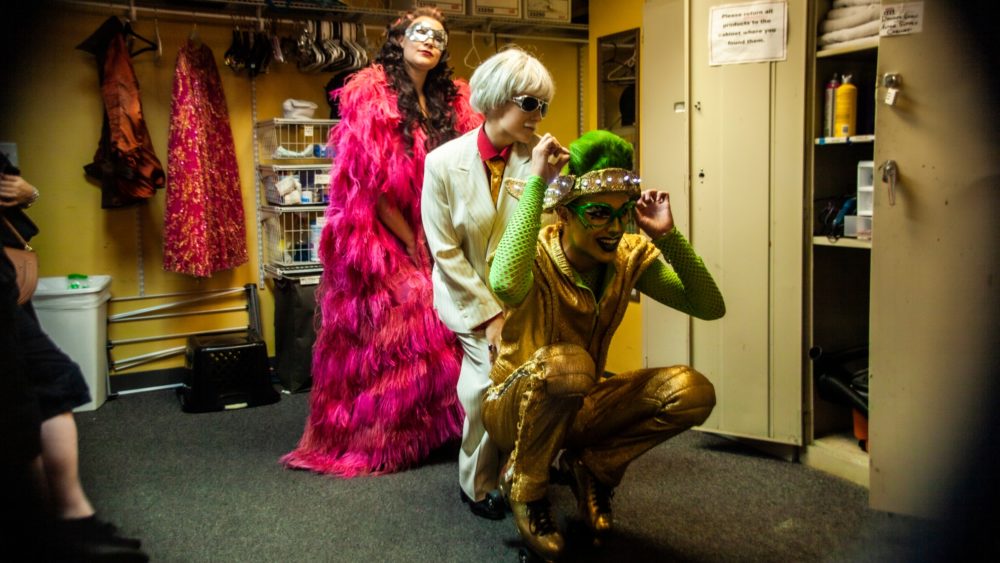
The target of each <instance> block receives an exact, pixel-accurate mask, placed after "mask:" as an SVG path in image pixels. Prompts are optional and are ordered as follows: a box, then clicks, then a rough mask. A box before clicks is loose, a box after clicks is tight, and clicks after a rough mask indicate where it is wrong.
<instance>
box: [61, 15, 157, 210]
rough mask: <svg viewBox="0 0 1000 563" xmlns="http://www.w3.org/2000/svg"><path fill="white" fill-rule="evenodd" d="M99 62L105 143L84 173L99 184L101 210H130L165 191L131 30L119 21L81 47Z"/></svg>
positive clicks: (111, 20)
mask: <svg viewBox="0 0 1000 563" xmlns="http://www.w3.org/2000/svg"><path fill="white" fill-rule="evenodd" d="M77 49H80V50H82V51H86V52H88V53H91V54H92V55H94V56H95V57H97V74H98V78H99V81H100V85H101V97H102V98H103V100H104V122H103V125H102V127H101V140H100V142H99V143H98V146H97V152H96V153H95V154H94V160H93V162H91V163H90V164H87V165H86V166H84V167H83V169H84V171H85V172H86V174H87V176H89V177H91V178H93V179H95V180H97V181H99V182H100V183H101V207H102V208H104V209H110V208H116V207H126V206H129V205H133V204H135V203H139V202H142V201H145V200H147V199H149V198H151V197H153V195H154V194H155V193H156V190H157V189H160V188H163V186H164V174H163V165H162V164H160V160H159V159H158V158H157V157H156V153H155V152H154V151H153V143H152V141H151V140H150V138H149V131H148V130H147V128H146V121H145V119H144V118H143V115H142V103H141V100H140V94H139V81H138V80H137V79H136V77H135V69H134V68H133V67H132V59H131V57H130V55H129V50H128V44H127V29H126V26H125V25H124V24H122V22H121V20H119V19H118V18H117V17H114V16H112V17H110V18H108V19H107V20H106V21H105V22H104V23H103V24H102V25H101V27H100V28H98V29H97V31H95V32H94V33H93V34H92V35H91V36H90V37H88V38H87V39H86V40H84V41H83V42H82V43H80V44H79V45H78V46H77Z"/></svg>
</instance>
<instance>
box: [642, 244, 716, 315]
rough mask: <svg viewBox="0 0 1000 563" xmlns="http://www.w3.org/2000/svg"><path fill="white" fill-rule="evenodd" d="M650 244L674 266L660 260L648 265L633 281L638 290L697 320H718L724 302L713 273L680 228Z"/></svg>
mask: <svg viewBox="0 0 1000 563" xmlns="http://www.w3.org/2000/svg"><path fill="white" fill-rule="evenodd" d="M653 244H654V245H656V248H658V249H660V252H662V253H663V256H664V257H665V258H666V259H667V261H668V262H670V265H671V266H673V268H671V267H670V266H668V265H667V264H665V263H664V262H663V261H662V260H657V261H655V262H653V263H652V264H650V266H649V268H647V269H646V271H645V272H643V273H642V276H641V277H640V278H639V281H638V283H636V288H637V289H638V290H639V291H640V292H642V293H645V294H646V295H648V296H650V297H652V298H653V299H655V300H657V301H659V302H660V303H663V304H664V305H666V306H668V307H672V308H674V309H677V310H678V311H681V312H682V313H687V314H689V315H691V316H693V317H697V318H699V319H704V320H712V319H718V318H721V317H722V316H723V315H725V314H726V303H725V301H724V300H723V298H722V293H721V292H720V291H719V288H718V287H717V286H716V285H715V280H714V279H713V278H712V274H710V273H709V271H708V269H707V268H705V264H704V263H703V262H702V261H701V258H700V257H699V256H698V255H697V254H695V252H694V248H692V247H691V243H689V242H688V241H687V239H686V238H684V235H682V234H681V233H680V231H678V230H677V229H676V228H675V229H674V230H673V231H671V232H669V233H667V234H666V235H664V236H662V237H660V238H658V239H656V240H654V241H653Z"/></svg>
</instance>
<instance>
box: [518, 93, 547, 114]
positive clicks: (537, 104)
mask: <svg viewBox="0 0 1000 563" xmlns="http://www.w3.org/2000/svg"><path fill="white" fill-rule="evenodd" d="M510 101H512V102H514V103H515V104H517V107H519V108H521V111H523V112H525V113H531V112H533V111H535V110H536V109H538V108H542V117H545V114H547V113H549V103H548V102H546V101H545V100H543V99H541V98H536V97H534V96H529V95H527V94H521V95H520V96H514V97H513V98H511V99H510Z"/></svg>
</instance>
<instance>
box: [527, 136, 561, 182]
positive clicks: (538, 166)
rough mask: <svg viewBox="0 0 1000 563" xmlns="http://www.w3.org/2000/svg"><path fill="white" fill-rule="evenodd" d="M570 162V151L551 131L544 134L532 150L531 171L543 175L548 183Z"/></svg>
mask: <svg viewBox="0 0 1000 563" xmlns="http://www.w3.org/2000/svg"><path fill="white" fill-rule="evenodd" d="M567 162H569V151H568V150H567V149H566V148H565V147H563V146H562V145H561V144H559V141H558V140H557V139H556V138H555V137H553V136H552V134H551V133H546V134H545V135H542V137H541V139H539V141H538V144H536V145H535V148H534V149H532V151H531V173H532V174H534V175H536V176H541V177H542V179H543V180H545V183H546V184H548V183H549V182H551V181H552V180H554V179H555V178H556V176H558V175H559V173H560V172H561V171H562V169H563V166H566V163H567Z"/></svg>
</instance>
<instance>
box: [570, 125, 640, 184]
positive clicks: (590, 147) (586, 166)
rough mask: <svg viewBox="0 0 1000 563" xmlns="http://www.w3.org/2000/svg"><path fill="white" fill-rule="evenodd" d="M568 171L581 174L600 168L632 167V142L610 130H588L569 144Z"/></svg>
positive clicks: (575, 174)
mask: <svg viewBox="0 0 1000 563" xmlns="http://www.w3.org/2000/svg"><path fill="white" fill-rule="evenodd" d="M569 154H570V156H569V173H570V174H572V175H574V176H582V175H584V174H586V173H587V172H591V171H593V170H600V169H602V168H624V169H625V170H631V169H632V143H629V142H628V141H626V140H625V139H622V138H621V137H619V136H618V135H615V134H614V133H612V132H610V131H604V130H601V129H596V130H594V131H588V132H586V133H584V134H583V135H581V136H580V138H578V139H577V140H575V141H573V142H572V143H570V144H569Z"/></svg>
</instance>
